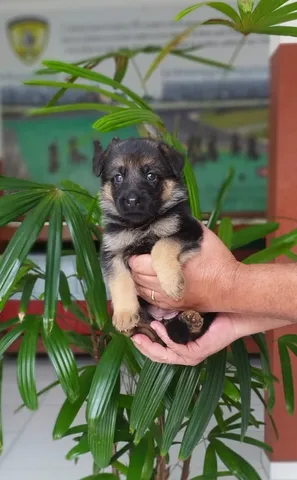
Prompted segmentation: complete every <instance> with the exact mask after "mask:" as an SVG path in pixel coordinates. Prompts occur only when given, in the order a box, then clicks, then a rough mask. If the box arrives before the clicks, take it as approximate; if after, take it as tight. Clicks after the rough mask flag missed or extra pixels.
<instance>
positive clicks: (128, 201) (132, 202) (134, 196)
mask: <svg viewBox="0 0 297 480" xmlns="http://www.w3.org/2000/svg"><path fill="white" fill-rule="evenodd" d="M124 203H125V206H126V207H127V208H128V209H129V210H133V209H134V208H135V207H138V205H139V204H140V196H139V195H138V193H137V192H135V191H131V192H129V193H128V194H127V195H126V196H125V198H124Z"/></svg>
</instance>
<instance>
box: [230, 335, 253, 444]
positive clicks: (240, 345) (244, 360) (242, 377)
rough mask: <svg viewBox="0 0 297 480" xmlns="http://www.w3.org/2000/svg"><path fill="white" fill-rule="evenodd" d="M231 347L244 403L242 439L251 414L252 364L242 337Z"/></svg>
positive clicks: (242, 402) (242, 403)
mask: <svg viewBox="0 0 297 480" xmlns="http://www.w3.org/2000/svg"><path fill="white" fill-rule="evenodd" d="M231 349H232V354H233V357H234V362H235V366H236V369H237V375H238V378H239V385H240V396H241V405H242V419H241V439H242V440H243V438H244V436H245V434H246V431H247V428H248V426H249V420H250V415H251V366H250V361H249V355H248V352H247V349H246V346H245V343H244V341H243V340H242V339H239V340H237V341H236V342H234V343H232V345H231Z"/></svg>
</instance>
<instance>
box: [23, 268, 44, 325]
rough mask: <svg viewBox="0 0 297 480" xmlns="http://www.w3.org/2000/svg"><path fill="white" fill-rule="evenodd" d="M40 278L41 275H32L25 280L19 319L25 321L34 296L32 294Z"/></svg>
mask: <svg viewBox="0 0 297 480" xmlns="http://www.w3.org/2000/svg"><path fill="white" fill-rule="evenodd" d="M38 278H39V275H30V274H28V275H27V276H26V277H25V279H24V284H23V292H22V296H21V301H20V307H19V319H20V321H22V320H23V319H24V316H25V314H26V313H27V310H28V305H29V302H30V299H31V296H32V292H33V290H34V286H35V284H36V282H37V280H38Z"/></svg>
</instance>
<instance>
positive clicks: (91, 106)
mask: <svg viewBox="0 0 297 480" xmlns="http://www.w3.org/2000/svg"><path fill="white" fill-rule="evenodd" d="M78 110H86V111H88V110H96V111H98V112H103V113H111V112H118V111H121V110H123V108H121V107H116V106H114V105H108V104H105V103H104V104H101V103H74V104H70V105H56V106H54V107H44V108H31V109H29V110H28V111H27V114H28V115H32V116H33V115H34V116H36V115H44V114H49V113H61V112H62V113H63V112H76V111H78Z"/></svg>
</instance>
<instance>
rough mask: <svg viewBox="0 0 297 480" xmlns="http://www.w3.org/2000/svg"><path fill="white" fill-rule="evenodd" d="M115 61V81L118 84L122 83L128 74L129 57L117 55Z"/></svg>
mask: <svg viewBox="0 0 297 480" xmlns="http://www.w3.org/2000/svg"><path fill="white" fill-rule="evenodd" d="M114 61H115V67H116V70H115V74H114V77H113V79H114V80H115V81H116V82H119V83H121V82H122V81H123V79H124V76H125V75H126V72H127V68H128V65H129V57H127V56H126V55H116V56H115V57H114Z"/></svg>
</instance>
